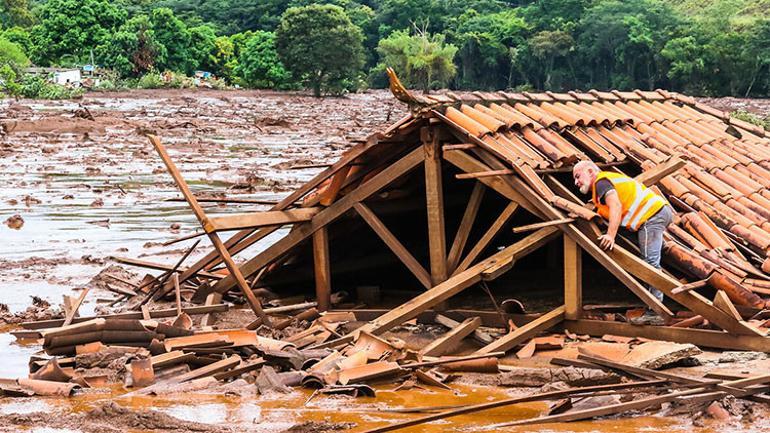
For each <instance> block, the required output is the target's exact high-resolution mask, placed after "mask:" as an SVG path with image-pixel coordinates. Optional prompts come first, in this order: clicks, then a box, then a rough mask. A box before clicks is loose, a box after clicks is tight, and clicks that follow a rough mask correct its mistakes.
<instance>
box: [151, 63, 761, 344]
mask: <svg viewBox="0 0 770 433" xmlns="http://www.w3.org/2000/svg"><path fill="white" fill-rule="evenodd" d="M389 74H390V77H391V90H392V92H393V93H394V95H395V96H396V97H397V98H398V99H399V100H401V101H403V102H405V103H407V104H408V105H409V108H410V112H411V114H410V115H408V116H406V117H404V118H403V119H401V120H399V121H398V122H396V123H395V124H394V125H393V126H391V127H390V128H388V129H387V130H385V131H383V132H381V133H378V134H374V135H372V136H371V137H369V139H368V140H366V142H364V143H359V144H357V145H356V146H354V147H353V148H351V149H350V150H349V151H348V152H346V153H345V154H344V155H343V156H342V157H341V158H340V160H339V161H337V162H336V163H334V164H332V165H331V166H330V167H328V168H327V169H325V170H324V171H322V172H321V173H319V174H318V175H317V176H315V177H314V178H313V179H312V180H311V181H309V182H308V183H307V184H305V185H303V186H302V187H300V188H299V189H297V190H296V191H294V192H293V193H292V194H290V195H289V196H288V197H287V198H285V199H284V200H282V201H281V202H280V203H279V204H277V205H276V206H274V207H273V209H272V210H271V211H267V212H256V213H252V214H237V215H226V216H217V217H211V218H209V217H206V216H205V214H203V215H202V216H199V219H200V220H201V223H202V225H203V227H204V229H205V231H206V232H207V234H209V236H212V235H216V233H217V232H220V231H228V230H239V231H238V232H237V233H236V234H235V235H234V236H233V237H231V238H230V239H229V240H228V241H227V242H226V243H224V244H223V245H222V246H221V247H217V251H214V252H212V253H211V254H209V255H208V256H206V258H204V259H202V260H200V261H199V262H198V263H196V264H194V265H192V266H191V267H189V268H187V269H186V270H185V271H184V272H183V273H182V275H181V280H182V281H185V280H187V279H189V278H190V277H192V276H194V275H197V276H199V277H200V276H201V275H202V274H201V272H202V271H205V270H209V269H211V268H212V267H213V266H215V265H216V264H218V263H220V261H222V260H224V262H225V263H226V264H227V265H228V268H229V269H230V271H231V272H230V275H228V276H225V277H224V278H221V279H220V278H217V279H216V280H212V281H211V287H210V288H208V287H207V288H206V291H207V292H216V293H219V294H224V293H227V292H228V291H230V290H231V289H233V288H235V287H240V288H241V290H243V286H244V281H241V275H242V277H244V278H249V277H254V276H256V278H260V277H262V276H263V274H265V272H266V271H267V272H266V273H267V274H268V275H269V274H270V273H274V272H278V271H280V268H281V266H282V265H284V264H286V263H287V262H289V261H290V260H288V259H287V258H290V257H292V255H297V254H300V252H298V250H297V247H298V246H299V245H300V244H303V242H305V241H307V240H310V239H311V238H312V241H313V242H312V246H311V248H312V255H313V259H312V262H313V264H314V265H313V266H314V268H315V279H316V289H317V295H318V298H319V299H318V301H319V305H321V306H322V307H323V308H328V306H329V302H328V297H329V293H330V286H331V283H330V282H329V277H330V271H329V269H330V268H333V267H334V263H330V260H329V255H328V242H329V240H328V235H327V233H326V227H327V226H329V225H330V224H331V223H333V222H334V221H336V220H338V219H340V218H341V217H343V216H345V215H349V213H350V212H352V211H355V212H356V213H357V216H359V217H360V218H361V219H363V220H364V221H365V222H366V223H367V224H368V225H369V226H370V227H371V228H372V229H373V231H374V232H375V233H376V234H377V235H378V236H379V237H380V238H381V239H382V240H383V241H384V243H385V245H387V246H388V247H389V248H390V250H391V251H392V252H393V253H394V254H395V255H396V256H398V258H399V259H400V260H401V262H403V264H404V265H405V267H406V268H407V269H408V270H409V272H411V273H412V274H414V276H415V277H416V278H417V280H419V281H420V283H422V284H423V285H424V286H425V288H426V289H428V290H427V291H426V292H424V293H422V294H420V295H418V296H417V297H415V298H414V299H412V300H410V301H409V302H408V303H406V304H404V305H402V306H400V307H398V308H395V309H393V310H391V311H389V312H388V313H386V314H384V315H383V316H381V317H380V318H377V319H375V320H374V321H372V322H371V323H369V324H368V325H366V326H365V328H364V329H365V330H366V331H369V332H372V333H375V334H376V333H381V332H384V331H385V330H387V329H388V328H390V327H392V326H394V325H396V324H398V323H402V322H403V321H405V320H409V319H410V318H412V317H415V315H416V314H419V313H420V312H421V311H424V310H425V309H427V308H430V307H433V306H436V305H439V304H440V303H441V302H442V301H444V300H446V299H448V298H449V297H451V296H453V295H454V294H456V293H458V292H460V291H461V290H463V289H465V288H467V287H469V286H471V285H473V284H475V283H477V282H479V281H482V280H486V279H494V278H496V277H497V276H499V275H500V274H502V273H505V272H506V271H507V270H508V269H509V268H510V267H511V265H512V263H513V262H515V261H516V260H517V259H519V258H521V257H523V256H524V255H526V254H528V253H529V252H531V251H533V250H535V249H537V248H539V247H540V246H542V245H543V244H545V243H546V242H548V241H550V240H553V239H554V238H555V237H556V236H557V235H562V234H563V237H564V242H565V244H564V246H565V268H564V269H565V301H564V305H563V306H562V307H560V308H558V309H556V310H554V311H552V312H549V313H547V314H545V315H543V316H542V317H541V319H538V320H536V321H535V322H534V323H533V324H530V325H527V326H525V327H522V328H519V329H518V330H516V331H514V332H512V333H511V334H509V335H508V336H506V337H503V338H502V339H500V340H498V341H496V342H494V343H492V344H490V345H489V346H488V347H485V348H483V349H481V350H482V351H494V350H508V349H510V348H512V347H514V346H515V345H516V344H518V343H519V342H520V341H522V340H521V338H524V337H527V336H531V335H532V333H533V332H538V331H540V330H542V329H544V327H550V326H553V325H555V324H556V323H559V322H560V321H562V320H567V321H568V325H569V326H570V329H572V330H573V331H575V330H578V329H579V330H582V331H579V332H585V333H591V334H595V333H604V332H610V331H609V330H608V329H609V328H608V326H609V327H612V326H615V328H613V329H612V331H614V333H616V334H624V333H625V334H639V335H644V336H648V337H650V338H664V339H672V340H686V341H691V342H695V343H697V344H703V345H706V346H715V347H730V348H753V349H755V350H766V349H767V344H766V340H765V339H764V335H765V334H766V332H767V327H766V326H764V325H765V323H763V322H762V321H759V320H758V319H760V318H763V317H764V315H763V312H762V310H764V309H765V308H766V306H768V305H770V303H768V301H766V300H765V299H763V296H767V295H770V275H768V272H770V259H768V257H770V254H769V253H770V206H768V204H770V189H768V186H770V135H768V133H767V132H765V131H764V130H763V129H761V128H760V127H757V126H755V125H751V124H748V123H746V122H743V121H740V120H737V119H733V118H731V117H729V116H728V115H727V114H725V113H723V112H721V111H718V110H715V109H713V108H710V107H708V106H705V105H703V104H700V103H698V102H697V101H695V100H694V99H692V98H689V97H686V96H683V95H680V94H676V93H671V92H667V91H663V90H657V91H640V90H637V91H634V92H620V91H612V92H600V91H589V92H568V93H552V92H546V93H526V92H525V93H509V92H472V93H462V94H457V93H452V92H446V93H442V94H435V95H420V94H415V93H411V92H409V91H408V90H406V89H405V88H404V87H403V86H402V85H401V83H400V82H399V80H398V78H397V77H396V76H395V74H394V73H393V72H392V71H389ZM158 146H160V145H159V144H158V145H156V147H158ZM161 156H163V153H161ZM166 158H167V155H165V157H164V160H165V159H166ZM586 159H590V160H593V161H594V162H596V163H597V164H598V165H599V166H600V167H603V168H604V169H606V170H615V171H618V172H621V173H627V174H629V175H633V174H635V173H641V174H639V175H638V176H637V179H638V180H639V181H641V182H643V183H645V184H647V185H648V186H651V187H652V188H654V189H656V190H657V191H658V192H659V193H660V194H661V195H663V196H664V197H665V198H666V199H667V200H668V201H669V202H670V203H671V204H672V206H673V207H674V209H675V210H676V211H677V212H678V215H677V216H676V218H675V222H674V223H673V224H672V225H671V226H670V227H669V230H668V232H667V233H666V236H665V246H664V259H665V262H666V265H665V266H666V269H664V270H662V271H661V270H657V269H654V268H652V267H650V266H649V265H647V264H646V263H645V262H643V261H642V260H641V259H640V258H639V257H638V254H637V253H635V252H634V251H633V249H634V246H633V245H630V244H627V245H623V246H618V247H617V248H615V249H613V250H612V251H603V250H602V249H601V248H599V247H598V245H597V244H596V241H595V238H596V237H597V235H598V234H600V233H601V229H600V227H599V224H601V221H599V218H598V216H597V215H596V214H595V213H594V212H593V210H592V209H591V206H590V205H588V204H586V203H585V202H584V201H583V200H582V199H580V198H578V197H576V196H575V195H574V194H573V193H572V192H571V191H572V186H571V185H570V184H571V182H564V181H560V180H559V178H558V174H559V173H563V172H569V171H570V170H571V167H572V166H573V165H574V163H576V162H577V161H579V160H586ZM445 162H446V163H448V164H445V165H451V166H454V167H456V168H457V169H459V171H461V172H464V173H462V174H459V175H457V176H456V177H457V178H460V179H475V180H476V181H477V185H480V186H481V185H483V186H486V187H487V188H488V189H490V190H493V191H496V192H497V193H499V194H500V195H501V196H502V197H504V198H505V199H506V200H509V201H510V206H508V207H506V210H504V211H503V213H502V214H501V215H500V217H499V218H498V219H497V220H496V221H495V223H494V224H493V225H492V227H490V229H489V230H487V231H486V232H485V233H484V235H483V236H482V237H481V239H479V240H478V242H477V244H476V245H475V246H473V247H472V248H470V249H469V248H466V245H467V242H468V233H469V231H470V227H469V226H470V225H472V224H473V222H474V217H475V213H476V212H477V211H478V204H477V203H474V201H478V200H479V199H478V195H472V196H471V199H470V200H469V201H468V203H467V207H466V210H465V213H464V215H463V218H462V221H461V224H460V227H459V229H458V233H457V235H456V236H455V239H454V241H453V243H452V245H451V248H447V245H446V234H445V228H444V221H443V218H444V217H443V199H444V198H443V196H444V192H443V191H442V188H441V183H442V182H441V178H442V175H441V172H442V163H445ZM421 164H423V165H424V167H425V184H424V189H425V194H426V202H427V211H428V221H427V225H426V226H427V227H426V230H425V231H426V232H427V233H428V244H429V245H428V247H429V256H430V266H429V268H430V269H429V270H427V269H425V267H423V265H422V264H421V263H420V262H419V260H417V259H415V257H414V256H413V255H412V254H410V252H409V251H408V249H407V248H405V247H404V245H403V243H401V242H400V241H399V239H397V238H396V237H395V236H394V235H393V233H392V232H391V231H390V230H389V229H388V227H386V226H385V225H384V224H383V223H382V220H380V219H379V218H378V217H377V215H376V214H375V213H374V212H372V209H371V208H369V207H368V206H367V204H366V203H365V201H367V200H370V199H372V198H373V197H379V198H380V199H383V198H385V199H387V197H388V194H389V193H388V188H391V187H392V185H393V184H397V183H398V181H399V179H401V178H403V177H404V176H405V175H407V174H408V173H409V172H410V171H412V170H414V169H415V168H416V167H418V166H419V165H421ZM167 165H168V163H167ZM169 168H170V170H171V166H170V167H169ZM171 171H173V170H171ZM177 181H178V182H179V180H177ZM483 186H481V188H483ZM180 187H181V186H180ZM392 190H393V188H391V193H393V191H392ZM474 191H476V189H474ZM183 192H184V190H183ZM474 194H476V193H475V192H474ZM447 195H451V192H449V193H448V194H447ZM474 197H475V199H474ZM188 200H189V197H188ZM191 204H193V203H191ZM194 207H195V206H194V205H193V208H194ZM519 207H520V208H523V209H525V210H527V211H529V212H530V213H532V214H533V215H535V216H537V217H538V218H539V219H541V220H542V221H543V222H541V223H539V224H535V225H532V227H529V229H530V230H537V231H535V232H534V233H532V234H530V235H528V236H526V237H524V238H523V239H521V240H518V241H517V242H515V243H514V244H513V245H510V246H509V247H507V248H505V249H503V250H502V251H500V252H498V253H495V254H493V255H492V256H490V257H488V258H483V257H481V256H480V253H481V252H482V251H483V250H484V247H485V246H487V245H489V242H490V241H491V239H492V238H494V237H495V236H496V235H497V234H498V233H499V231H500V228H501V226H502V225H503V224H502V223H504V222H505V221H506V219H507V218H509V217H510V215H511V214H512V213H513V212H514V211H515V210H516V209H517V208H519ZM474 208H475V209H474ZM500 221H502V223H501V222H500ZM284 225H292V230H291V231H290V232H289V233H288V234H287V235H285V236H284V237H283V238H281V239H280V240H278V241H277V242H275V243H273V244H272V245H271V246H269V247H268V248H267V249H266V250H264V251H262V252H260V253H259V254H257V255H256V256H254V257H251V258H249V259H248V260H247V261H246V262H245V263H243V264H241V265H240V266H237V268H234V267H233V266H234V264H233V263H231V262H229V261H228V260H227V259H224V258H223V250H222V248H225V249H226V251H224V254H225V255H226V256H227V257H228V258H229V255H230V254H233V255H234V254H237V253H239V252H241V251H243V250H244V249H246V248H247V247H249V246H250V245H253V244H254V243H256V242H258V241H259V240H261V239H263V238H265V237H266V236H267V235H269V234H271V233H274V232H275V231H276V230H278V229H279V228H280V227H281V226H284ZM215 246H216V243H215ZM581 250H582V251H585V252H586V253H587V254H589V255H590V256H592V257H593V258H594V259H595V260H596V261H598V262H599V263H600V264H601V265H602V266H603V267H605V268H606V269H607V270H608V271H609V272H610V273H611V274H613V275H614V276H615V277H616V278H617V279H618V280H620V281H621V282H622V283H623V284H624V285H625V286H626V287H628V288H629V289H630V290H631V291H632V292H633V293H634V294H635V295H636V296H637V297H639V298H640V299H641V300H642V301H643V302H644V303H645V304H647V306H648V307H649V308H652V309H653V310H655V311H657V312H658V313H659V314H661V315H663V316H664V317H665V318H666V319H667V320H668V321H669V323H676V322H680V325H679V326H675V327H660V328H661V329H660V330H650V329H649V328H648V327H630V328H629V327H628V326H630V325H628V326H626V327H623V326H621V324H600V323H593V322H596V321H591V320H582V319H581V316H582V300H581V296H582V295H581V290H580V284H581V275H580V260H579V256H580V251H581ZM669 271H670V272H669ZM673 275H677V276H678V278H676V277H674V276H673ZM209 276H211V275H210V274H209ZM252 284H253V283H252ZM645 285H651V286H653V287H656V288H658V289H660V290H662V291H663V292H664V293H665V294H666V295H667V297H669V298H671V299H673V300H674V301H676V303H677V304H679V305H680V306H681V307H684V309H686V310H689V311H690V312H691V314H689V315H685V316H684V317H687V321H686V325H685V324H681V322H682V321H681V320H678V319H677V317H676V315H675V313H674V312H673V311H672V310H671V309H670V308H669V307H668V306H667V305H665V304H663V303H661V302H660V301H658V300H657V299H655V298H654V297H653V296H652V295H650V293H649V292H648V291H647V290H646V288H645ZM706 286H708V287H709V290H712V291H713V290H716V293H717V295H716V297H715V298H714V301H713V302H712V301H710V300H708V299H707V298H706V297H705V296H703V295H702V294H701V292H702V291H703V290H704V289H703V288H704V287H706ZM201 291H203V290H201ZM204 294H205V293H204ZM249 294H250V293H249ZM252 306H253V305H252ZM255 311H256V310H255ZM680 318H681V317H680ZM749 319H751V320H749ZM686 326H699V327H700V328H702V329H687V328H686ZM672 329H673V330H672ZM687 331H692V332H687ZM696 331H697V332H696ZM725 331H726V332H725ZM728 335H731V336H742V337H741V338H740V339H738V340H735V339H732V340H731V339H729V338H726V337H727V336H728Z"/></svg>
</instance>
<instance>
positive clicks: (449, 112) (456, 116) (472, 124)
mask: <svg viewBox="0 0 770 433" xmlns="http://www.w3.org/2000/svg"><path fill="white" fill-rule="evenodd" d="M444 115H445V116H446V117H447V118H448V119H449V120H451V121H452V122H454V123H456V124H457V125H458V126H460V127H461V128H463V129H465V130H466V131H468V133H470V134H471V135H474V136H476V137H482V136H484V135H487V134H491V133H492V131H490V130H489V128H487V127H486V126H484V125H482V124H481V123H479V122H477V121H475V120H473V119H471V118H470V117H468V116H467V115H465V114H463V113H462V112H461V111H460V110H458V109H456V108H454V107H449V108H447V109H446V112H445V113H444Z"/></svg>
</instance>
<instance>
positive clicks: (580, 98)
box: [567, 91, 599, 102]
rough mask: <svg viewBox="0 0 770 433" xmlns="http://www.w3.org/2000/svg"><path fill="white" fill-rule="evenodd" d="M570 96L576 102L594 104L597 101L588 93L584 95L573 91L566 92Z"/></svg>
mask: <svg viewBox="0 0 770 433" xmlns="http://www.w3.org/2000/svg"><path fill="white" fill-rule="evenodd" d="M567 93H569V94H570V95H572V96H573V97H574V98H575V99H577V100H578V101H583V102H596V101H598V100H599V98H597V97H596V96H594V95H592V94H590V93H584V92H575V91H569V92H567Z"/></svg>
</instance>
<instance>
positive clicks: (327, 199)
mask: <svg viewBox="0 0 770 433" xmlns="http://www.w3.org/2000/svg"><path fill="white" fill-rule="evenodd" d="M351 168H352V165H346V166H345V167H342V168H341V169H340V171H338V172H337V173H336V174H335V175H334V177H332V181H331V182H330V183H329V186H327V187H326V190H324V191H323V192H322V193H321V199H320V201H319V203H321V206H327V207H328V206H329V205H331V204H332V203H334V201H335V200H337V196H338V195H339V194H340V190H341V189H342V185H344V184H345V179H347V178H348V173H350V169H351Z"/></svg>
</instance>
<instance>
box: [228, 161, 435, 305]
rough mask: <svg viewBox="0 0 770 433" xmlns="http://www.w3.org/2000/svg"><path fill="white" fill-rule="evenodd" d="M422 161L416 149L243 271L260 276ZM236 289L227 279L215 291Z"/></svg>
mask: <svg viewBox="0 0 770 433" xmlns="http://www.w3.org/2000/svg"><path fill="white" fill-rule="evenodd" d="M422 161H423V150H422V148H417V149H414V150H413V151H411V152H409V153H408V154H407V155H406V156H404V157H402V158H401V159H400V160H398V161H397V162H395V163H393V164H391V165H390V166H389V167H388V168H386V169H384V170H383V171H381V172H380V173H378V174H377V175H375V176H374V177H372V178H371V179H369V180H368V181H367V182H366V183H364V184H362V185H361V186H359V187H358V188H356V189H354V190H353V191H350V192H349V193H348V194H345V195H344V196H343V197H342V198H340V199H339V200H337V201H336V202H334V204H332V205H331V206H329V207H328V208H326V209H324V210H323V211H321V212H320V213H318V215H316V216H315V217H314V218H313V219H312V220H310V221H309V222H307V223H304V224H299V225H295V226H294V230H293V231H292V232H290V233H289V234H288V235H286V236H285V237H283V238H282V239H281V240H279V241H278V242H276V243H274V244H273V245H271V246H269V247H268V248H267V249H265V250H264V251H262V253H260V254H258V255H257V256H255V257H253V258H251V259H249V260H248V261H247V262H246V263H244V264H243V265H242V266H241V271H242V272H243V274H244V275H246V276H247V277H248V276H251V275H252V274H253V273H254V272H257V271H258V270H259V269H261V268H262V267H264V266H265V265H267V264H269V263H271V262H272V261H273V260H275V259H277V258H279V257H280V256H282V255H284V254H286V252H287V251H289V250H290V249H292V248H294V247H295V246H297V245H299V243H300V242H302V241H304V240H305V239H307V238H308V237H310V236H311V235H312V234H313V233H314V232H315V231H316V230H318V229H319V228H321V227H323V226H325V225H326V224H329V223H330V222H332V221H334V220H335V219H337V218H339V217H340V216H342V215H343V214H344V213H346V212H347V211H348V210H350V208H352V207H353V205H354V204H356V203H358V202H359V201H362V200H366V199H367V198H368V197H369V196H371V195H373V194H375V193H376V192H378V191H379V190H381V189H382V188H384V187H385V186H387V185H389V184H390V183H391V182H393V181H394V180H395V179H397V178H399V177H401V176H403V175H404V174H406V173H408V172H409V171H411V170H412V169H414V168H415V167H417V165H419V164H420V163H421V162H422ZM234 285H235V280H234V279H233V278H232V276H227V277H226V278H224V279H223V280H221V281H219V282H218V283H217V284H216V285H215V286H214V288H213V289H214V291H216V292H219V293H224V292H226V291H228V290H229V289H230V288H231V287H233V286H234Z"/></svg>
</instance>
